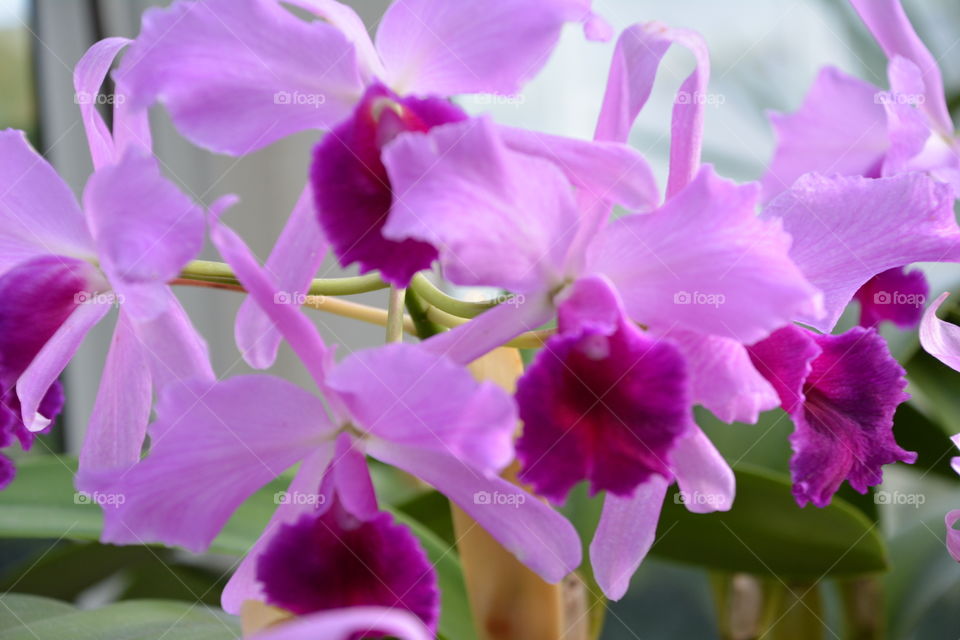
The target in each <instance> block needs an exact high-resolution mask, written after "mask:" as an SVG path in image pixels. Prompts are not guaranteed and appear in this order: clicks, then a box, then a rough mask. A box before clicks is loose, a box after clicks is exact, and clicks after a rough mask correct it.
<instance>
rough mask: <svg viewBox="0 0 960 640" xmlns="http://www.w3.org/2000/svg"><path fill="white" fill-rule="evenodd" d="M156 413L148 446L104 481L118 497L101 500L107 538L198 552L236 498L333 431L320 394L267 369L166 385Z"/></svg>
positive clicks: (306, 453)
mask: <svg viewBox="0 0 960 640" xmlns="http://www.w3.org/2000/svg"><path fill="white" fill-rule="evenodd" d="M157 416H158V418H157V422H156V423H155V425H153V426H151V429H150V434H151V440H152V446H151V451H150V454H149V455H148V456H147V458H146V459H144V460H143V461H142V462H140V463H139V464H137V465H136V466H134V467H133V468H132V469H130V470H129V471H126V472H125V473H123V474H121V475H120V477H118V478H117V479H116V482H115V483H113V484H112V486H111V491H113V492H115V493H116V494H117V495H119V496H122V497H123V500H118V501H117V504H116V505H105V508H104V529H103V536H102V539H103V540H104V541H105V542H111V543H115V544H143V543H145V542H163V543H165V544H170V545H179V546H183V547H185V548H187V549H190V550H192V551H195V552H198V553H199V552H201V551H203V550H205V549H206V548H207V547H208V546H209V544H210V543H211V542H212V541H213V539H214V538H215V537H216V535H217V534H218V533H219V532H220V530H221V529H222V528H223V526H224V525H225V524H226V522H227V520H228V519H229V518H230V515H231V514H232V513H233V512H234V511H235V510H236V509H237V507H239V506H240V505H241V504H242V503H243V501H244V500H246V499H247V498H248V497H249V496H250V495H251V494H253V493H254V492H255V491H256V490H257V489H259V488H260V487H262V486H263V485H265V484H267V483H268V482H270V481H271V480H273V479H274V478H276V477H277V476H279V475H280V474H281V473H283V472H284V471H285V470H287V469H289V468H290V467H292V466H293V465H294V464H296V463H297V462H299V461H301V460H302V459H304V458H306V457H307V456H309V455H310V454H312V453H313V452H314V451H316V450H317V449H318V448H320V447H322V446H323V443H324V441H325V440H326V439H328V438H330V437H331V435H332V429H333V427H332V426H331V425H330V424H329V423H328V422H327V418H326V410H325V408H324V406H323V403H322V402H321V401H320V399H319V398H317V397H316V396H314V395H311V394H309V393H307V392H305V391H303V390H302V389H300V388H299V387H297V386H295V385H292V384H290V383H289V382H286V381H284V380H280V379H278V378H272V377H269V376H244V377H237V378H232V379H230V380H227V381H225V382H220V383H216V384H214V385H213V386H211V385H210V383H209V382H206V381H199V382H194V383H192V384H184V385H181V386H171V387H168V388H167V390H166V392H165V393H164V394H163V395H161V397H160V401H159V404H158V407H157ZM305 416H306V417H307V419H305V418H304V417H305Z"/></svg>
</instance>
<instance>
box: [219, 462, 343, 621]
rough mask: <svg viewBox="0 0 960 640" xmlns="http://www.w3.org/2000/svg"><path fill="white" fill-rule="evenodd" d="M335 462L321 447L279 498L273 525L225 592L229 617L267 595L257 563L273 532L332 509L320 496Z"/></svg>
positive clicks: (270, 524)
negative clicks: (332, 463)
mask: <svg viewBox="0 0 960 640" xmlns="http://www.w3.org/2000/svg"><path fill="white" fill-rule="evenodd" d="M332 459H333V443H326V444H323V445H321V446H320V447H319V448H318V450H317V451H316V452H314V453H313V454H311V455H310V456H309V457H307V458H306V459H305V460H304V461H303V463H302V464H301V465H300V469H299V470H298V471H297V475H296V476H294V478H293V482H291V483H290V486H289V487H288V488H287V491H286V492H285V493H283V494H279V495H278V496H276V497H277V498H280V499H279V500H277V502H279V503H280V504H279V506H278V507H277V509H276V510H275V511H274V512H273V516H272V517H271V518H270V523H269V524H268V525H267V527H266V528H265V529H264V531H263V533H262V534H261V535H260V538H258V539H257V541H256V542H255V543H254V545H253V546H252V547H251V548H250V551H249V552H247V555H246V556H245V557H244V558H243V560H241V561H240V565H239V566H238V567H237V570H236V571H235V572H234V573H233V575H232V576H230V580H229V581H228V582H227V585H226V586H225V587H224V588H223V594H222V596H221V605H222V606H223V609H224V610H225V611H226V612H227V613H232V614H233V615H240V611H241V608H242V607H243V603H244V602H246V601H247V600H260V601H263V599H264V597H265V595H264V593H263V585H262V584H261V583H260V581H259V580H257V561H258V559H259V557H260V555H261V554H262V553H263V549H264V548H265V547H266V545H267V544H268V543H269V542H270V538H271V536H272V535H273V534H274V532H276V531H277V530H278V529H279V528H280V527H281V526H282V525H284V524H287V523H291V522H295V521H296V520H297V519H299V518H300V517H301V516H302V515H303V514H305V513H311V512H314V511H324V510H326V509H327V508H329V506H330V505H329V504H327V502H328V501H327V496H326V495H325V494H324V493H322V492H321V490H320V486H321V484H322V482H323V479H324V475H325V474H326V472H327V468H328V465H329V463H330V461H331V460H332Z"/></svg>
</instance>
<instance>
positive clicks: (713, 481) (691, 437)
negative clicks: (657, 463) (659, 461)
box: [670, 426, 737, 513]
mask: <svg viewBox="0 0 960 640" xmlns="http://www.w3.org/2000/svg"><path fill="white" fill-rule="evenodd" d="M670 457H671V459H672V461H673V472H674V474H675V475H676V477H677V485H678V486H679V487H680V491H681V492H682V493H681V495H682V496H683V504H684V506H686V508H687V510H688V511H690V512H692V513H712V512H714V511H729V510H730V508H731V507H733V498H734V496H735V494H736V490H737V482H736V478H735V477H734V475H733V469H731V468H730V465H729V464H727V461H726V460H724V459H723V456H722V455H720V452H719V451H717V448H716V447H715V446H713V443H712V442H710V439H709V438H708V437H707V435H706V434H705V433H704V432H703V430H702V429H700V428H699V427H696V426H694V427H693V428H691V429H690V432H689V433H688V434H687V435H685V436H684V437H683V438H680V440H678V441H677V446H676V447H674V449H673V453H672V454H671V456H670Z"/></svg>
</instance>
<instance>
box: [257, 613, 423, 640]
mask: <svg viewBox="0 0 960 640" xmlns="http://www.w3.org/2000/svg"><path fill="white" fill-rule="evenodd" d="M370 631H375V632H377V633H387V634H389V635H391V636H395V637H397V638H398V639H399V640H433V638H434V634H432V633H431V632H430V630H429V629H427V628H426V627H425V626H424V625H423V623H422V622H420V620H419V619H418V618H417V617H416V616H415V615H413V614H411V613H409V612H407V611H402V610H400V609H384V608H380V607H350V608H346V609H337V610H335V611H327V612H324V613H315V614H313V615H310V616H305V617H303V618H298V619H297V620H295V621H293V622H289V623H286V624H283V625H280V626H277V627H274V628H272V629H269V630H267V631H265V632H263V633H258V634H257V635H255V636H251V640H304V638H324V640H353V639H354V638H356V637H358V634H360V636H361V637H362V636H363V634H365V633H367V632H370Z"/></svg>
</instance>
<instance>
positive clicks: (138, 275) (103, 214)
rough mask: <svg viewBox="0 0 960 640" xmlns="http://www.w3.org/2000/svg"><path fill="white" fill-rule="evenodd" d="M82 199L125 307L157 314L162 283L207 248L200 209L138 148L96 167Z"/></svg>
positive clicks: (107, 270)
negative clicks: (101, 166) (115, 161)
mask: <svg viewBox="0 0 960 640" xmlns="http://www.w3.org/2000/svg"><path fill="white" fill-rule="evenodd" d="M83 203H84V210H85V211H86V213H87V220H88V221H89V224H90V230H91V232H92V233H93V236H94V239H95V240H96V244H97V249H98V255H99V258H100V266H101V268H102V269H103V270H104V272H105V273H106V274H107V277H108V278H109V279H110V282H111V284H112V285H113V287H114V289H116V290H117V292H118V293H119V294H120V295H122V296H123V297H124V298H126V299H125V300H124V304H125V307H126V309H127V310H128V312H129V313H130V314H131V315H132V316H133V317H136V318H140V319H144V320H148V319H150V318H153V317H155V316H157V315H158V314H159V313H161V312H162V311H163V302H164V296H163V295H162V294H160V293H159V292H160V289H161V288H162V287H163V286H164V285H166V283H167V282H169V281H171V280H173V279H174V278H176V277H177V275H178V274H179V273H180V271H181V269H182V268H183V267H184V266H185V265H186V264H187V263H188V262H189V261H190V260H192V259H194V258H195V257H197V255H198V254H199V253H200V250H201V249H202V248H203V234H204V223H203V211H202V209H200V207H199V206H197V205H196V204H195V203H194V202H193V201H192V200H191V199H190V198H189V197H188V196H186V195H185V194H184V193H182V192H181V191H180V190H179V189H178V188H177V187H176V186H175V185H174V184H173V183H172V182H170V181H168V180H166V179H165V178H164V177H163V176H161V175H160V171H159V167H158V166H157V163H156V160H154V159H153V158H152V157H149V156H142V155H139V153H137V152H130V153H128V154H127V155H125V156H124V158H123V159H122V161H120V163H118V164H116V165H111V166H108V167H104V168H102V169H100V170H99V171H97V172H96V173H94V174H93V176H92V177H91V178H90V180H89V181H88V182H87V186H86V189H84V194H83ZM131 212H135V214H132V213H131Z"/></svg>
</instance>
